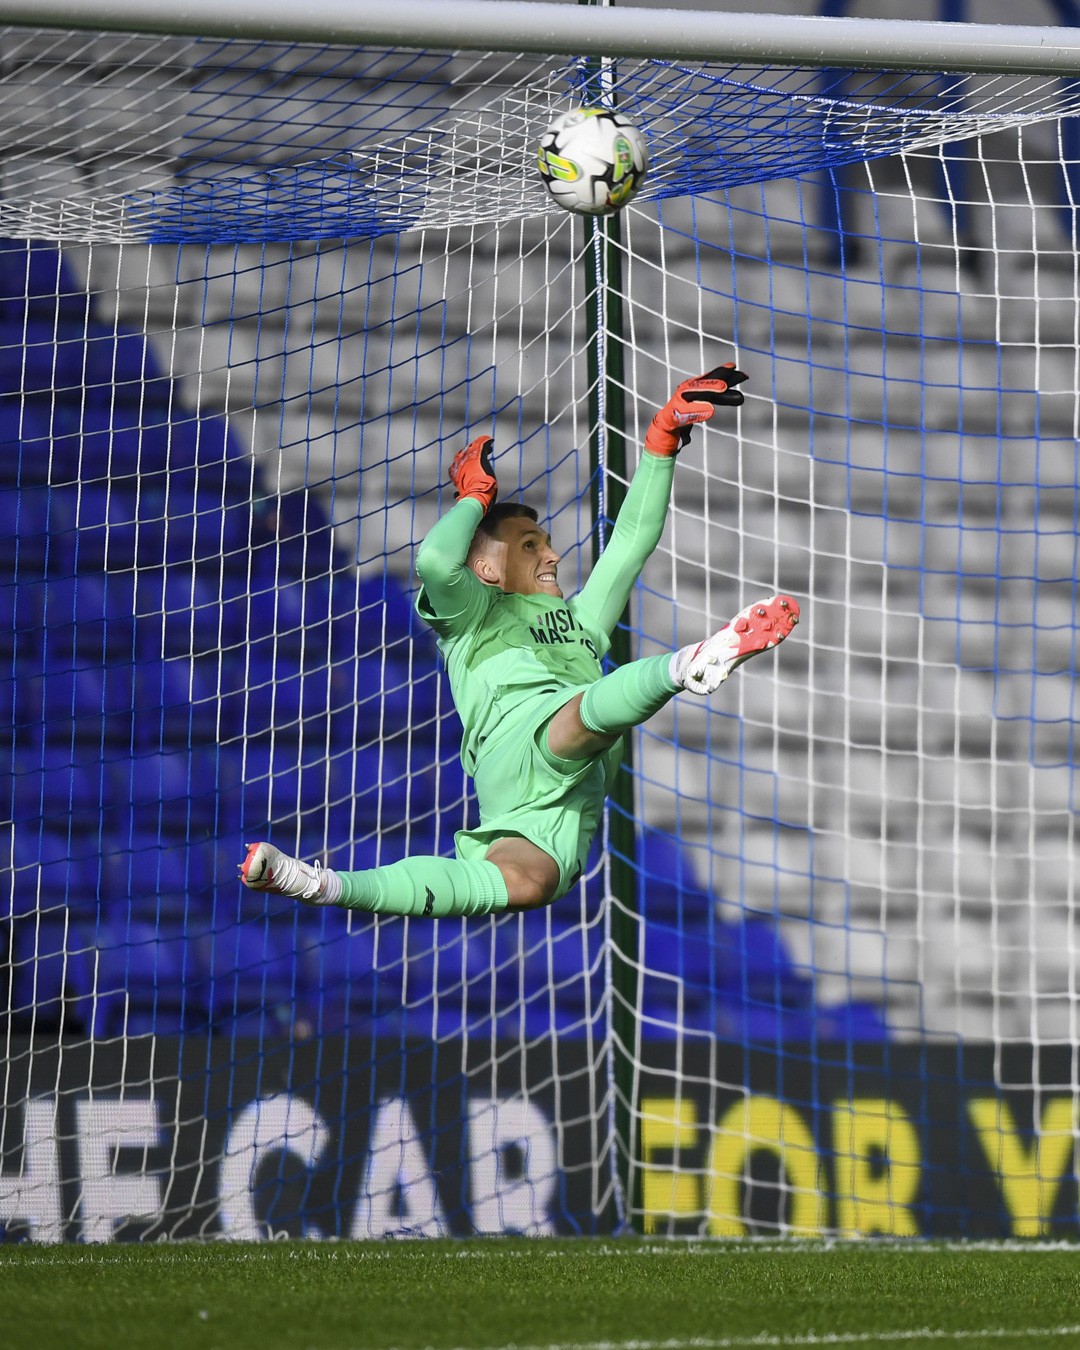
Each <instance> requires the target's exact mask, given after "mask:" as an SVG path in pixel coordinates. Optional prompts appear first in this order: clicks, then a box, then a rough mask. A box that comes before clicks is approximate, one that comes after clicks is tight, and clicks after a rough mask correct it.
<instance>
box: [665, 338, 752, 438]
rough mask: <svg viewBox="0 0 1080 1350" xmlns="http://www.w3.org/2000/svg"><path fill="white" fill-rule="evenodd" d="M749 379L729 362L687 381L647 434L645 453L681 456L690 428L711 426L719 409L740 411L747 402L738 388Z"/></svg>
mask: <svg viewBox="0 0 1080 1350" xmlns="http://www.w3.org/2000/svg"><path fill="white" fill-rule="evenodd" d="M745 379H746V376H745V375H744V374H743V372H742V371H741V370H736V369H735V363H734V362H733V361H729V362H727V363H726V364H724V365H722V366H717V367H716V369H715V370H709V371H706V373H705V374H704V375H697V376H695V377H694V379H692V380H683V382H682V384H680V385H679V386H678V388H677V389H676V390H675V392H674V394H672V396H671V398H670V399H669V400H668V401H667V403H665V404H664V406H663V407H662V408H661V409H660V411H659V412H658V413H657V414H656V416H655V417H654V418H653V420H652V421H651V422H650V423H649V430H648V431H647V432H646V433H645V449H646V450H649V451H651V452H652V453H653V454H654V455H677V454H678V453H679V451H680V450H681V449H682V448H683V446H684V445H686V444H687V442H688V441H689V440H690V428H691V427H693V426H696V425H697V424H698V422H707V421H708V420H709V418H710V417H711V416H712V415H713V413H714V412H715V411H716V409H717V408H718V407H725V408H737V407H738V406H739V405H740V404H741V403H742V401H743V396H742V394H741V393H740V392H739V391H738V389H736V388H735V387H734V386H735V385H737V384H742V382H743V380H745Z"/></svg>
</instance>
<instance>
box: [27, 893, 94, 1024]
mask: <svg viewBox="0 0 1080 1350" xmlns="http://www.w3.org/2000/svg"><path fill="white" fill-rule="evenodd" d="M9 961H10V977H9V978H10V983H9V984H8V981H4V982H3V983H4V984H8V989H9V999H10V1003H9V1009H10V1014H11V1028H12V1030H13V1031H15V1032H16V1033H17V1034H22V1035H39V1034H57V1033H61V1032H62V1033H65V1034H68V1035H73V1034H78V1033H80V1032H81V1033H83V1034H85V1035H89V1036H101V1035H106V1034H108V1025H109V1021H110V1015H111V1013H112V1011H113V1009H114V1004H115V1000H114V999H113V998H112V997H111V996H110V994H109V991H108V990H107V989H106V988H105V986H104V985H102V984H101V982H100V980H99V978H98V972H97V970H96V968H95V966H96V963H95V961H94V959H93V952H92V946H91V943H90V941H89V939H88V938H87V937H86V935H85V933H84V931H83V929H82V928H81V927H79V926H78V925H77V924H75V923H74V922H72V921H71V919H70V916H69V915H68V914H67V912H66V911H65V910H64V909H63V907H62V906H60V907H57V908H54V909H53V910H51V911H50V913H49V915H48V916H47V917H37V916H33V917H24V918H17V919H15V920H14V921H13V922H12V923H11V925H10V947H9Z"/></svg>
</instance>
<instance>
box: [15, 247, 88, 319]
mask: <svg viewBox="0 0 1080 1350" xmlns="http://www.w3.org/2000/svg"><path fill="white" fill-rule="evenodd" d="M86 301H87V295H86V288H85V287H83V286H80V285H79V284H78V282H77V281H76V279H75V274H74V272H73V271H72V270H71V265H70V264H69V263H68V261H67V259H66V258H65V257H64V255H63V253H62V252H61V251H60V249H59V248H58V247H57V246H56V245H55V244H51V243H45V242H40V241H38V240H27V239H0V320H2V319H16V318H21V317H22V316H23V315H24V314H30V315H32V316H34V317H35V318H37V319H40V320H42V321H43V322H44V321H54V322H55V321H56V320H57V319H59V318H63V319H70V320H73V321H78V320H79V319H81V318H82V317H83V316H84V315H85V313H86Z"/></svg>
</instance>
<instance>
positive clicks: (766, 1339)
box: [429, 1326, 1080, 1350]
mask: <svg viewBox="0 0 1080 1350" xmlns="http://www.w3.org/2000/svg"><path fill="white" fill-rule="evenodd" d="M1037 1336H1052V1337H1056V1338H1061V1337H1066V1336H1067V1337H1077V1336H1080V1326H1071V1327H986V1328H984V1329H983V1330H981V1331H968V1330H964V1331H949V1330H947V1329H944V1328H935V1327H918V1328H913V1329H912V1330H910V1331H827V1332H822V1333H821V1334H820V1335H819V1334H817V1333H815V1332H813V1331H808V1332H806V1333H805V1334H804V1335H801V1336H776V1335H773V1334H772V1333H771V1332H761V1333H759V1334H758V1335H756V1336H724V1337H721V1338H718V1339H714V1338H713V1337H701V1336H688V1337H686V1338H685V1339H681V1338H678V1337H676V1338H673V1339H671V1340H666V1341H564V1342H550V1343H549V1344H547V1345H542V1346H541V1345H517V1344H515V1343H514V1342H513V1341H511V1342H510V1343H509V1344H508V1345H507V1346H505V1347H504V1350H757V1348H758V1347H760V1348H761V1350H798V1347H801V1346H815V1345H903V1344H905V1343H910V1342H912V1341H936V1342H938V1343H939V1344H945V1345H949V1344H957V1343H960V1342H963V1341H1015V1340H1017V1339H1024V1340H1032V1339H1034V1338H1035V1337H1037ZM429 1350H433V1348H429ZM454 1350H477V1347H465V1346H455V1347H454Z"/></svg>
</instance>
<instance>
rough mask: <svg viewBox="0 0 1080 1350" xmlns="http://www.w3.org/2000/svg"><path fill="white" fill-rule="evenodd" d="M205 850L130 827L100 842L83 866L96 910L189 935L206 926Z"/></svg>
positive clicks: (208, 853) (209, 886)
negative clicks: (168, 925)
mask: <svg viewBox="0 0 1080 1350" xmlns="http://www.w3.org/2000/svg"><path fill="white" fill-rule="evenodd" d="M211 856H212V854H211V851H210V849H209V848H208V847H207V846H206V845H204V844H202V843H200V842H198V841H195V842H191V843H187V842H185V841H184V840H183V838H172V839H168V838H166V839H163V838H162V837H161V836H160V835H159V834H158V833H157V832H155V831H150V830H138V829H136V828H135V825H134V823H132V825H131V826H129V828H128V829H127V830H126V831H121V830H117V831H116V832H115V833H114V834H112V835H111V836H106V837H104V838H103V840H102V847H101V853H100V856H99V858H98V859H97V860H96V866H95V863H94V862H91V863H90V864H89V867H90V870H92V871H94V872H95V875H94V879H93V880H94V884H95V886H96V890H97V893H98V896H99V897H100V903H101V907H102V910H103V911H104V912H105V913H107V914H110V915H112V916H116V917H120V918H123V917H126V916H127V915H132V916H134V917H137V918H140V919H143V920H146V921H149V922H157V921H158V920H168V921H169V922H172V923H181V924H185V925H187V927H188V928H189V930H190V931H191V932H192V933H194V932H195V931H197V930H198V928H199V926H200V925H203V926H205V925H208V924H209V921H210V915H211V913H212V910H213V904H212V899H213V894H212V892H213V878H212V876H211V874H210V866H211V862H210V859H211Z"/></svg>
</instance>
